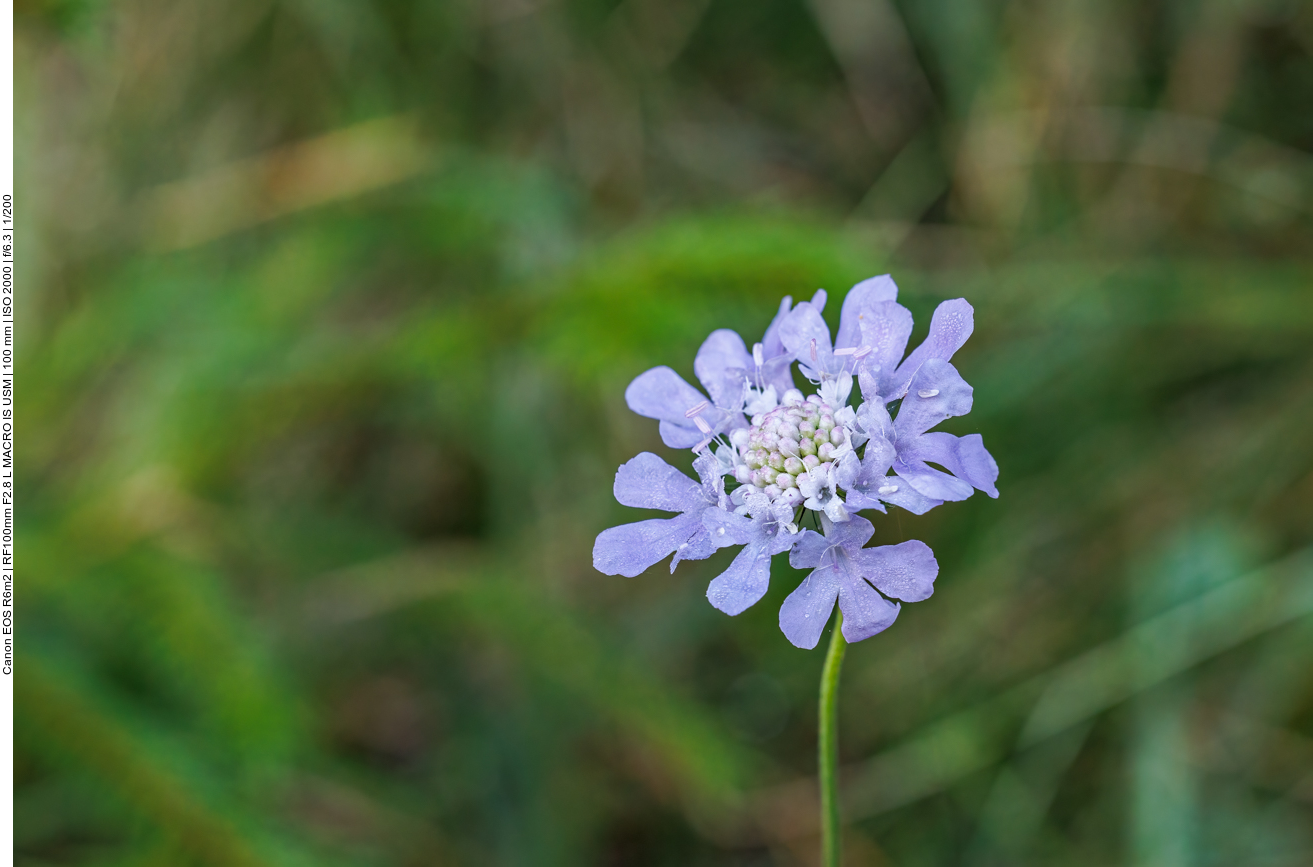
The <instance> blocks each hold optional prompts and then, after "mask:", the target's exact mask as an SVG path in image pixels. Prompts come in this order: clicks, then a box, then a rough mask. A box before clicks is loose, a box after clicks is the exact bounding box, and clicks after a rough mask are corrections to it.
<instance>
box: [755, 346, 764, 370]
mask: <svg viewBox="0 0 1313 867" xmlns="http://www.w3.org/2000/svg"><path fill="white" fill-rule="evenodd" d="M752 363H753V364H755V365H757V366H758V367H761V366H762V365H763V364H765V363H766V352H765V350H764V349H762V346H761V344H760V343H754V344H753V345H752Z"/></svg>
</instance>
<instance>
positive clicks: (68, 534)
mask: <svg viewBox="0 0 1313 867" xmlns="http://www.w3.org/2000/svg"><path fill="white" fill-rule="evenodd" d="M17 7H18V8H17V21H18V46H17V50H18V61H17V64H16V66H17V71H18V97H19V106H20V114H19V117H18V124H19V133H20V135H19V142H18V148H19V150H18V157H19V168H20V177H21V185H20V187H19V190H18V198H17V202H18V215H19V225H20V229H19V238H20V245H19V248H18V251H19V262H20V272H19V273H20V277H21V279H20V289H19V292H20V307H19V313H20V316H21V331H20V334H19V340H18V344H17V346H18V352H19V373H20V376H19V403H18V405H19V408H20V418H19V437H20V463H19V472H20V477H19V482H20V487H19V493H20V505H21V516H20V520H19V524H18V528H17V529H18V538H17V550H18V563H19V581H18V586H17V595H18V602H19V606H20V609H19V632H18V634H17V636H16V638H17V642H18V658H17V668H18V674H17V680H16V687H17V692H18V711H17V719H16V724H17V733H18V734H17V743H18V755H19V760H18V768H17V771H16V779H15V784H16V787H17V813H16V823H17V827H18V832H19V842H18V850H17V851H18V859H19V863H21V864H24V865H31V867H35V865H63V864H78V865H81V864H87V865H184V864H195V865H237V864H240V865H282V864H287V865H336V864H341V865H346V864H360V865H412V864H413V865H419V864H477V865H484V864H508V865H511V864H532V865H540V864H541V865H557V864H559V865H579V864H606V865H698V864H739V865H767V864H775V865H794V864H808V863H811V860H810V859H811V858H813V857H814V856H813V854H812V853H813V852H814V851H815V847H816V841H815V833H816V829H815V818H814V817H815V813H816V810H815V800H816V794H815V782H814V778H813V776H812V775H813V773H814V721H813V710H814V704H815V690H816V683H817V675H818V673H819V669H820V665H821V659H820V656H819V655H818V654H815V653H813V654H808V653H803V652H800V651H798V650H796V649H794V648H793V647H792V646H790V645H789V644H788V642H787V641H785V640H784V639H783V637H782V636H781V635H780V634H779V631H778V629H777V626H776V609H777V608H778V605H779V602H780V601H781V600H782V599H783V597H784V596H785V595H786V594H787V593H788V591H789V590H790V589H791V587H792V585H793V584H794V583H795V582H796V580H797V576H796V575H795V574H792V573H790V572H789V571H788V570H787V569H783V568H779V569H777V571H776V574H775V575H774V586H773V587H772V590H771V593H770V595H769V596H768V597H767V599H766V600H764V601H763V602H762V603H761V604H759V605H757V606H756V607H755V608H753V609H751V610H749V611H748V612H747V613H745V614H743V615H742V616H740V617H738V618H735V619H729V618H726V617H724V616H723V615H721V614H719V613H718V612H716V611H715V610H713V609H712V608H711V607H710V606H709V605H708V604H707V603H706V602H705V600H704V599H703V598H702V593H703V590H704V588H705V585H706V582H707V581H708V580H709V579H710V578H711V577H712V576H713V575H714V574H716V572H717V571H718V570H719V569H721V568H723V566H724V564H725V562H727V560H725V558H724V557H722V556H719V555H718V556H717V557H716V558H713V559H712V560H710V561H707V562H704V563H689V564H684V565H683V566H681V567H680V569H679V571H678V574H676V575H675V576H673V577H671V576H669V575H667V574H665V571H664V570H663V569H662V568H661V567H658V568H655V569H653V570H652V571H651V573H650V574H647V575H644V576H642V577H641V578H638V579H633V580H627V579H617V578H608V577H605V576H602V575H599V574H597V573H596V572H594V571H593V570H592V568H591V564H590V551H591V545H592V539H593V536H594V535H595V534H596V533H597V532H598V531H599V530H600V529H601V528H603V527H605V526H608V525H610V524H613V523H617V522H619V521H622V520H626V519H628V518H631V517H633V514H632V511H631V510H625V509H623V508H621V507H619V506H617V505H616V504H615V503H614V502H612V500H611V493H610V484H611V477H612V473H613V471H614V469H615V467H616V466H617V465H618V464H620V463H621V462H622V461H623V460H625V459H627V458H628V457H630V456H631V455H632V454H634V453H635V452H637V451H639V450H641V449H652V450H656V451H659V452H661V453H662V454H665V455H666V456H667V457H668V458H670V459H671V460H672V461H686V456H681V455H671V454H670V453H669V452H668V451H667V450H664V449H663V448H661V446H660V443H659V440H658V438H657V436H656V429H655V423H653V422H650V421H648V420H645V419H640V418H637V417H635V416H633V415H632V414H630V413H629V412H628V410H627V409H626V408H625V406H624V403H623V398H622V393H623V388H624V386H625V384H626V383H627V382H628V381H629V379H630V378H631V377H632V376H634V375H635V374H637V373H638V372H640V371H642V370H643V369H645V368H646V367H648V366H651V365H654V364H661V363H669V364H672V365H673V366H674V367H675V368H676V369H677V370H679V371H680V372H682V373H683V374H685V375H686V376H689V375H691V368H692V357H693V352H694V351H695V349H696V347H697V346H698V344H699V342H700V341H701V339H702V338H703V337H704V336H705V335H706V334H707V333H708V332H709V331H710V330H711V329H713V328H718V327H731V328H735V329H736V330H738V331H740V332H741V333H742V334H744V335H745V336H747V337H748V339H749V340H750V341H751V340H752V339H755V338H756V336H757V335H759V334H760V332H761V329H762V328H763V327H764V326H765V325H766V323H767V322H768V321H769V318H770V316H771V314H772V312H773V310H774V309H775V306H776V305H777V304H778V302H779V299H780V297H781V296H783V295H785V294H792V295H794V296H809V295H810V293H811V292H812V291H813V290H814V289H815V288H816V287H817V286H824V287H826V288H827V289H829V290H830V291H831V292H832V293H842V292H843V291H844V290H845V289H846V288H847V287H848V286H849V285H850V284H851V283H852V282H854V281H855V280H857V279H860V278H863V277H866V276H869V275H871V274H873V273H880V272H884V271H889V270H892V271H893V272H894V274H895V277H896V278H897V279H898V281H899V283H900V285H901V286H902V287H903V294H904V298H905V301H906V303H908V304H909V305H910V306H911V307H912V308H913V310H914V312H915V313H916V314H917V318H918V321H920V322H925V321H927V320H928V316H927V315H926V314H928V312H929V310H930V309H932V306H933V304H934V303H936V302H937V301H938V300H939V299H942V298H947V297H958V296H966V297H967V298H969V299H970V300H971V301H972V303H973V304H975V306H976V310H977V329H976V334H975V336H974V337H973V338H972V340H971V342H970V343H969V344H968V346H967V348H966V349H965V350H963V351H962V352H961V353H960V354H959V357H958V359H955V361H960V365H959V366H960V368H961V370H962V371H963V372H964V374H965V375H966V376H967V378H968V380H969V381H971V382H972V383H973V384H974V386H975V388H976V391H975V396H976V404H975V410H974V411H973V413H972V414H971V416H970V417H969V419H964V420H959V421H962V422H967V421H969V422H970V425H971V427H970V428H967V427H959V428H958V429H957V432H959V433H963V432H966V431H967V430H968V429H970V430H980V431H981V432H982V433H983V434H984V436H985V439H986V442H987V443H988V445H989V446H990V448H991V449H992V450H993V452H994V454H995V455H996V456H997V458H998V462H999V464H1000V466H1001V467H1002V476H1001V478H1000V480H999V487H1000V489H1001V490H1002V497H1001V498H1000V499H999V500H998V501H991V500H987V499H984V498H983V497H976V498H974V499H972V500H971V501H969V502H967V503H965V504H962V505H960V506H958V507H955V508H954V509H951V510H950V509H942V510H937V511H934V512H931V513H930V514H928V515H925V516H923V517H919V518H918V517H914V516H911V515H909V514H906V513H902V514H891V515H890V516H889V517H887V518H882V519H880V520H878V521H877V528H878V529H877V537H876V541H877V542H897V541H901V540H903V539H906V538H912V537H915V538H920V539H924V540H925V541H926V542H928V543H929V544H930V545H931V546H932V547H933V548H934V549H935V551H936V553H937V556H938V559H939V563H940V565H941V573H940V579H939V582H938V593H937V594H936V595H935V597H934V598H933V599H932V600H930V601H929V602H926V603H922V604H920V605H917V606H913V607H912V608H908V609H906V610H904V612H903V614H902V616H901V618H900V620H899V622H898V624H897V625H896V626H895V627H894V628H893V629H891V630H890V631H889V632H888V633H886V634H883V635H881V636H879V637H878V638H876V639H874V640H872V641H869V642H866V643H863V644H860V645H858V646H856V647H855V648H853V650H852V652H851V653H850V654H849V663H848V667H847V669H846V671H845V674H844V678H845V684H844V692H843V697H842V729H841V731H842V737H841V748H842V755H843V760H844V761H845V763H846V767H845V769H844V772H843V779H844V784H845V786H846V787H847V788H846V791H845V796H844V797H845V804H846V809H847V814H848V819H849V821H850V828H849V831H848V841H849V855H850V858H851V863H853V864H889V865H900V867H915V865H940V864H950V863H951V864H969V865H992V864H1008V865H1011V864H1027V863H1034V864H1050V863H1051V864H1062V865H1082V864H1090V865H1095V864H1100V865H1102V864H1111V863H1121V864H1137V865H1155V867H1157V865H1162V867H1177V865H1182V867H1183V865H1196V864H1198V865H1204V864H1217V865H1233V864H1247V865H1248V864H1253V865H1260V864H1261V865H1297V864H1307V863H1309V861H1310V859H1313V832H1310V830H1309V829H1310V828H1313V815H1311V813H1313V619H1311V618H1310V614H1313V554H1311V553H1310V548H1309V546H1310V545H1313V434H1311V433H1310V431H1313V351H1310V347H1313V260H1311V259H1310V250H1313V156H1310V152H1311V151H1313V7H1310V6H1309V5H1308V4H1304V3H1299V2H1291V0H1238V2H1225V3H1224V2H1218V0H1159V2H1153V3H1148V4H1145V3H1129V2H1121V0H1117V2H1098V0H1070V2H1064V3H1039V2H1032V0H1013V2H1002V0H991V2H982V3H965V4H962V3H959V4H952V3H946V2H943V0H905V2H891V0H809V2H799V0H756V2H745V0H665V2H658V0H623V2H620V3H615V2H611V0H606V2H584V0H557V2H542V0H459V2H452V3H426V2H407V0H373V2H355V3H352V2H345V0H294V2H274V0H230V2H226V3H204V2H200V0H181V2H162V0H130V2H129V0H122V2H93V0H22V2H20V3H18V4H17ZM835 307H836V308H837V305H835ZM832 312H833V310H832Z"/></svg>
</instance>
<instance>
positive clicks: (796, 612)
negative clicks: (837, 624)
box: [780, 568, 875, 650]
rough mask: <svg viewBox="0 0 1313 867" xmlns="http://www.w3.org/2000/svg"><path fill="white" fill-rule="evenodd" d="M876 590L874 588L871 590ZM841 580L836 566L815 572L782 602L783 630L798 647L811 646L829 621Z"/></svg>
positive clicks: (781, 617) (809, 647)
mask: <svg viewBox="0 0 1313 867" xmlns="http://www.w3.org/2000/svg"><path fill="white" fill-rule="evenodd" d="M871 592H872V593H874V592H875V591H874V590H873V591H871ZM838 596H839V584H838V582H837V581H836V580H835V571H834V569H833V568H827V569H818V570H816V571H815V572H812V573H811V574H810V575H808V576H807V577H806V578H804V579H803V581H802V583H801V584H799V585H798V589H796V590H794V591H793V592H792V593H790V594H789V598H788V599H785V600H784V604H783V605H781V606H780V631H781V632H783V633H784V637H785V638H787V639H789V641H791V642H793V645H794V646H795V647H801V648H802V649H803V650H811V649H812V648H813V647H815V646H816V644H817V642H819V641H820V640H821V633H822V632H824V631H825V624H827V623H829V622H830V614H831V612H833V611H834V601H835V599H836V598H838Z"/></svg>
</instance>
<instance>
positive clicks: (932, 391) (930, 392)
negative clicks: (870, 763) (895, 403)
mask: <svg viewBox="0 0 1313 867" xmlns="http://www.w3.org/2000/svg"><path fill="white" fill-rule="evenodd" d="M916 394H917V397H934V396H935V395H937V394H939V389H937V388H923V389H921V390H920V391H918V392H917V393H916Z"/></svg>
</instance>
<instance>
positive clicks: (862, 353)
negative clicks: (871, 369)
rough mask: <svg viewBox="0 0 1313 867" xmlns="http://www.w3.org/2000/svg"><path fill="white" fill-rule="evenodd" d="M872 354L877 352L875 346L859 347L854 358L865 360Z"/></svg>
mask: <svg viewBox="0 0 1313 867" xmlns="http://www.w3.org/2000/svg"><path fill="white" fill-rule="evenodd" d="M872 352H875V347H873V346H862V347H858V349H857V351H856V352H854V353H853V358H865V357H866V356H868V355H870V354H871V353H872Z"/></svg>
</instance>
